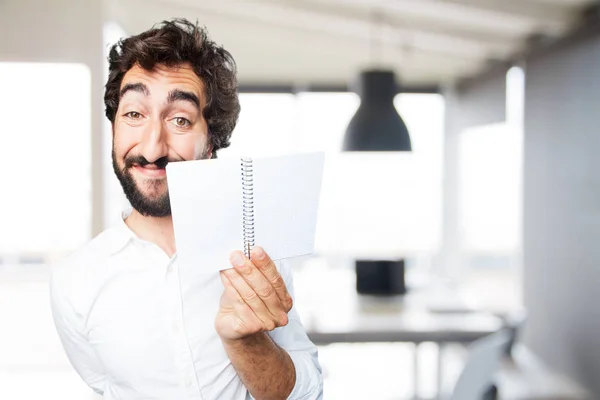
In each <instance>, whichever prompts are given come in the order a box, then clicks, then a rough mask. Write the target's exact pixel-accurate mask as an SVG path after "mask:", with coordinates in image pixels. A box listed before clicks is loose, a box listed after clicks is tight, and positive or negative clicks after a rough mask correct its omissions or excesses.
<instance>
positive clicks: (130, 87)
mask: <svg viewBox="0 0 600 400" xmlns="http://www.w3.org/2000/svg"><path fill="white" fill-rule="evenodd" d="M127 92H138V93H142V94H144V96H150V91H149V90H148V86H146V85H144V84H143V83H128V84H126V85H125V86H123V89H121V92H120V93H119V99H122V98H123V96H125V93H127Z"/></svg>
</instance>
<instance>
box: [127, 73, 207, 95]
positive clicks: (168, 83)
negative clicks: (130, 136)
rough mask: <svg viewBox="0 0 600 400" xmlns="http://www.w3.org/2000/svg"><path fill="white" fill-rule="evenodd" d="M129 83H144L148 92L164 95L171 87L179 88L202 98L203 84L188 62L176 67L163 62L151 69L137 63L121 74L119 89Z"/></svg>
mask: <svg viewBox="0 0 600 400" xmlns="http://www.w3.org/2000/svg"><path fill="white" fill-rule="evenodd" d="M129 83H143V84H145V85H146V87H147V88H148V90H149V91H150V94H151V95H152V94H155V95H156V94H158V93H153V92H162V91H164V93H163V94H164V95H165V96H166V94H167V93H168V91H169V90H172V89H180V90H186V91H191V92H193V93H195V94H196V95H197V96H198V97H199V98H200V99H203V98H204V96H203V93H204V85H203V84H202V80H201V79H200V77H198V75H196V73H195V72H194V70H193V69H192V67H191V66H190V65H189V64H183V65H180V66H176V67H167V66H165V65H163V64H157V65H155V66H154V68H152V70H147V69H144V68H142V67H141V66H139V65H138V64H136V65H134V66H133V67H131V69H130V70H129V71H127V72H126V73H125V76H123V80H122V81H121V89H122V88H123V87H124V86H125V85H127V84H129Z"/></svg>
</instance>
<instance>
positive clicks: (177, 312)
mask: <svg viewBox="0 0 600 400" xmlns="http://www.w3.org/2000/svg"><path fill="white" fill-rule="evenodd" d="M165 283H166V289H167V295H168V301H169V307H168V309H169V315H170V317H171V326H172V336H173V338H174V344H175V349H176V358H177V364H178V365H180V367H181V373H182V377H183V385H184V387H185V391H186V393H187V395H188V398H190V399H201V398H202V396H201V395H200V387H199V385H198V381H197V378H196V370H195V367H194V358H193V355H192V352H191V349H190V345H189V341H188V338H187V335H186V332H185V325H184V321H183V305H182V302H181V286H180V283H179V268H178V263H177V255H175V256H173V257H172V258H171V259H170V260H169V262H168V264H167V268H166V275H165Z"/></svg>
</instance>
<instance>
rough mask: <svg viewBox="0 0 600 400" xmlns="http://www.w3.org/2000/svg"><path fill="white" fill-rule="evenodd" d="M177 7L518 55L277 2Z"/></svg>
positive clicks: (421, 45)
mask: <svg viewBox="0 0 600 400" xmlns="http://www.w3.org/2000/svg"><path fill="white" fill-rule="evenodd" d="M157 1H160V0H157ZM173 3H176V4H179V5H183V6H187V7H193V8H195V9H197V10H198V11H201V12H212V13H218V14H220V15H223V16H231V17H235V18H244V19H247V20H252V21H254V22H256V23H269V24H273V25H277V26H279V27H281V28H287V29H290V28H296V29H305V30H311V31H315V32H320V33H322V34H323V33H324V34H328V35H337V36H343V37H347V38H356V39H363V40H372V41H373V42H374V43H378V44H387V45H391V46H408V47H411V48H414V49H417V50H418V49H423V50H427V51H432V52H435V51H439V52H442V53H444V54H446V55H450V54H454V55H455V56H457V57H467V58H468V57H473V58H476V59H486V58H503V57H505V56H506V55H507V54H511V53H513V52H514V51H515V48H514V43H513V42H511V41H494V42H490V41H486V40H481V39H479V38H477V37H473V36H467V35H464V36H456V35H452V34H449V33H436V32H430V31H427V29H426V28H423V27H422V26H421V27H420V28H419V27H417V26H411V27H410V28H407V27H404V26H396V25H392V24H388V23H384V24H381V25H382V26H381V27H380V28H381V29H374V26H375V24H374V23H373V22H372V21H370V20H369V19H364V18H363V19H360V18H355V17H349V16H346V15H339V14H333V13H324V12H319V11H314V10H309V9H308V8H306V9H305V8H299V7H292V6H288V5H284V4H281V3H277V2H268V3H265V2H252V3H242V2H236V3H235V5H234V4H231V3H229V4H228V2H192V1H190V0H171V1H169V2H168V4H171V6H172V5H173ZM165 5H166V4H165Z"/></svg>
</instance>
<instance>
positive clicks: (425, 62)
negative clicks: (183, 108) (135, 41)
mask: <svg viewBox="0 0 600 400" xmlns="http://www.w3.org/2000/svg"><path fill="white" fill-rule="evenodd" d="M107 1H108V7H107V9H108V18H109V19H110V20H114V21H116V22H117V23H118V24H119V25H120V26H121V27H122V28H123V30H124V31H126V32H127V33H128V34H135V33H139V32H141V31H144V30H146V29H148V28H150V27H151V26H152V25H153V24H155V23H156V22H159V21H161V20H164V19H169V18H172V17H186V18H188V19H190V20H193V21H195V20H197V21H198V22H199V24H201V25H205V26H206V27H207V28H208V30H209V32H210V35H211V37H212V38H213V40H215V41H216V42H217V43H219V44H222V45H223V46H224V47H225V48H226V49H227V50H229V51H230V52H231V53H232V55H233V57H234V58H235V60H236V62H237V65H238V77H239V80H240V83H241V84H244V85H254V84H255V85H293V86H297V87H302V86H305V85H327V86H337V85H347V84H349V83H351V82H352V81H353V79H354V77H355V76H356V73H357V72H358V71H359V70H360V69H362V68H369V67H385V68H393V69H394V70H395V71H396V72H397V74H398V75H399V80H400V82H401V83H402V85H404V86H421V85H440V84H445V83H450V82H455V81H457V80H461V79H464V78H469V77H472V76H474V75H476V74H478V73H479V72H481V71H483V70H485V69H486V68H488V67H489V65H491V64H493V63H494V62H497V61H502V60H509V59H511V58H512V57H513V56H514V55H515V54H518V53H520V52H522V51H524V50H525V49H526V46H527V45H528V43H529V42H530V41H529V39H530V38H531V37H535V36H538V35H541V36H544V37H551V38H552V37H560V36H562V35H564V34H565V33H566V32H568V31H569V29H571V28H572V27H573V25H574V24H576V23H577V21H578V17H579V15H580V14H581V12H582V10H583V9H584V8H585V7H586V6H589V5H590V4H591V3H594V1H590V0H296V1H293V0H279V1H278V0H271V1H268V0H264V1H241V0H221V1H217V0H107Z"/></svg>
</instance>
